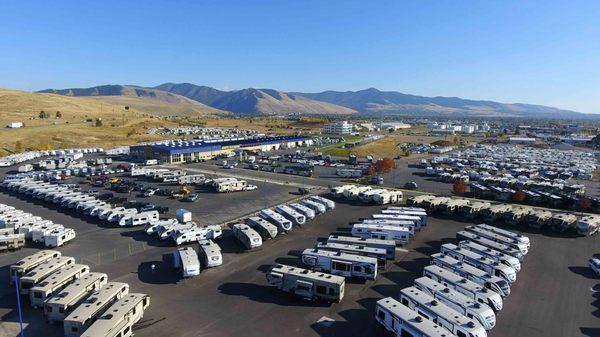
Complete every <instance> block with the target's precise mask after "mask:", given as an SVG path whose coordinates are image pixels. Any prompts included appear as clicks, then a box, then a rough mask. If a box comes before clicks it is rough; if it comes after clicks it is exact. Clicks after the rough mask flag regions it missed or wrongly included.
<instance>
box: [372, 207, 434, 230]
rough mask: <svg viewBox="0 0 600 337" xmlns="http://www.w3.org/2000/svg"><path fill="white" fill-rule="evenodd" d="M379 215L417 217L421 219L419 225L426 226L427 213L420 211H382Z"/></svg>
mask: <svg viewBox="0 0 600 337" xmlns="http://www.w3.org/2000/svg"><path fill="white" fill-rule="evenodd" d="M381 214H398V215H411V216H418V217H419V218H421V224H422V225H423V226H427V212H425V211H421V210H408V209H390V208H388V209H384V210H382V211H381Z"/></svg>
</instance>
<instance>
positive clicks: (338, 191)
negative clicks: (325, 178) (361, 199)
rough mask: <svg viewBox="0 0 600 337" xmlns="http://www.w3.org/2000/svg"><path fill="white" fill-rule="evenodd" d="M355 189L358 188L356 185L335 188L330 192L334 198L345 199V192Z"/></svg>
mask: <svg viewBox="0 0 600 337" xmlns="http://www.w3.org/2000/svg"><path fill="white" fill-rule="evenodd" d="M354 187H356V185H343V186H334V187H332V188H331V189H330V190H329V193H330V194H331V196H332V197H334V198H342V197H344V191H346V190H347V189H350V188H354Z"/></svg>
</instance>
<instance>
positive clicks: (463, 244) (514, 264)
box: [458, 240, 521, 272]
mask: <svg viewBox="0 0 600 337" xmlns="http://www.w3.org/2000/svg"><path fill="white" fill-rule="evenodd" d="M458 246H459V247H460V248H462V249H467V250H470V251H472V252H475V253H477V254H479V255H483V256H485V257H487V258H489V259H492V260H494V261H496V262H498V263H501V264H504V265H506V266H509V267H511V268H512V269H514V270H515V271H516V272H519V271H520V270H521V262H519V259H517V258H516V257H513V256H510V255H508V254H504V253H503V252H501V251H499V250H495V249H492V248H489V247H486V246H483V245H480V244H479V243H477V242H475V241H469V240H463V241H460V242H458Z"/></svg>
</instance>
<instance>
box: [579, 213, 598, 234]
mask: <svg viewBox="0 0 600 337" xmlns="http://www.w3.org/2000/svg"><path fill="white" fill-rule="evenodd" d="M599 229H600V216H597V215H588V216H585V217H583V218H581V219H579V220H577V234H579V235H582V236H592V235H594V234H596V233H598V230H599Z"/></svg>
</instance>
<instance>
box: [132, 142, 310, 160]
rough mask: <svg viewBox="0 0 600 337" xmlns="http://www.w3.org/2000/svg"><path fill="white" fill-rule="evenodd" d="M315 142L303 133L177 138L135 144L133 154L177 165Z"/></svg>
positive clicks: (137, 158) (136, 157)
mask: <svg viewBox="0 0 600 337" xmlns="http://www.w3.org/2000/svg"><path fill="white" fill-rule="evenodd" d="M312 142H313V140H312V138H309V137H303V136H273V137H257V138H231V139H218V140H189V141H182V140H177V141H167V142H158V143H152V144H144V145H136V146H132V147H131V148H130V154H131V156H132V157H133V158H134V159H136V160H142V161H144V160H148V159H157V160H158V161H159V162H160V163H162V164H177V163H191V162H198V161H203V160H207V159H212V158H214V157H216V156H218V155H220V154H223V153H230V152H235V153H238V152H241V151H262V152H266V151H272V150H278V149H280V148H294V147H298V146H310V145H312Z"/></svg>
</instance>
